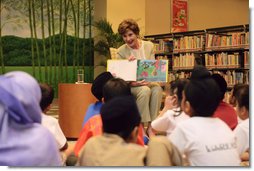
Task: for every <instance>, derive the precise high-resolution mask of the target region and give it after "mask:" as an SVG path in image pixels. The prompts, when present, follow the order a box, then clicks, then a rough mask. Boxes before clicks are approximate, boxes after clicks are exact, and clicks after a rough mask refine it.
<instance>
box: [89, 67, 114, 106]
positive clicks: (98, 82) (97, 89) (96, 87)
mask: <svg viewBox="0 0 254 171" xmlns="http://www.w3.org/2000/svg"><path fill="white" fill-rule="evenodd" d="M111 78H113V75H112V74H111V73H110V72H103V73H101V74H99V75H98V76H97V77H96V78H95V79H94V81H93V84H92V87H91V92H92V93H93V95H94V96H95V97H96V98H97V99H98V100H99V101H101V100H102V98H103V86H104V85H105V84H106V83H107V81H108V80H110V79H111Z"/></svg>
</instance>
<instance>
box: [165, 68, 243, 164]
mask: <svg viewBox="0 0 254 171" xmlns="http://www.w3.org/2000/svg"><path fill="white" fill-rule="evenodd" d="M219 103H220V90H219V87H218V85H217V84H216V82H215V81H214V79H213V78H212V77H211V74H210V72H209V71H208V70H207V69H206V68H205V67H202V66H197V67H195V68H194V69H193V72H192V75H191V77H190V82H189V83H188V84H187V85H186V86H185V88H184V92H183V99H182V103H181V107H182V110H183V111H184V112H185V113H186V114H188V115H189V116H190V117H191V118H189V119H187V120H185V121H183V122H181V123H179V124H178V125H177V126H176V128H175V129H174V131H173V132H172V133H171V135H170V137H169V139H170V140H171V142H172V143H173V144H174V145H175V146H176V147H177V148H178V149H179V151H180V152H181V153H182V154H184V155H185V156H186V157H187V159H188V160H189V163H190V165H191V166H239V165H240V157H239V154H238V151H237V143H236V137H235V135H234V133H233V132H232V130H231V129H230V128H229V127H228V126H227V125H226V123H225V122H223V121H222V120H221V119H219V118H216V117H213V113H214V111H215V110H216V109H217V107H218V105H219Z"/></svg>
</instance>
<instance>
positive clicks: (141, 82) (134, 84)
mask: <svg viewBox="0 0 254 171" xmlns="http://www.w3.org/2000/svg"><path fill="white" fill-rule="evenodd" d="M130 85H131V86H132V87H137V86H145V85H148V82H146V81H145V80H142V81H133V82H131V83H130Z"/></svg>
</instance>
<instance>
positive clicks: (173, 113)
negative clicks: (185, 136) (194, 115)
mask: <svg viewBox="0 0 254 171" xmlns="http://www.w3.org/2000/svg"><path fill="white" fill-rule="evenodd" d="M187 82H188V80H187V79H178V80H175V81H171V82H170V83H169V89H168V92H167V94H168V95H167V96H166V100H165V107H164V109H165V108H166V109H168V110H167V111H165V112H164V113H163V110H162V112H161V114H160V115H159V116H158V117H157V118H156V119H155V120H154V121H152V123H151V126H152V128H153V130H154V131H160V132H166V133H167V136H168V137H169V135H170V134H171V132H172V131H173V130H174V129H175V127H176V124H177V123H179V122H181V121H184V120H186V119H188V118H190V117H189V116H188V115H186V114H185V113H184V112H183V111H182V110H181V108H180V106H181V101H182V92H183V89H184V87H185V85H186V84H187Z"/></svg>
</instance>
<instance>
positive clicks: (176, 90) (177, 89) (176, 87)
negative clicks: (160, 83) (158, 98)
mask: <svg viewBox="0 0 254 171" xmlns="http://www.w3.org/2000/svg"><path fill="white" fill-rule="evenodd" d="M188 81H189V80H188V79H185V78H181V79H177V80H174V81H171V82H170V83H169V86H170V87H169V88H168V91H169V94H170V95H171V96H173V95H174V94H176V95H177V98H178V101H177V104H178V106H180V105H181V101H182V99H183V94H182V93H183V90H184V87H185V86H186V84H187V83H188Z"/></svg>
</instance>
